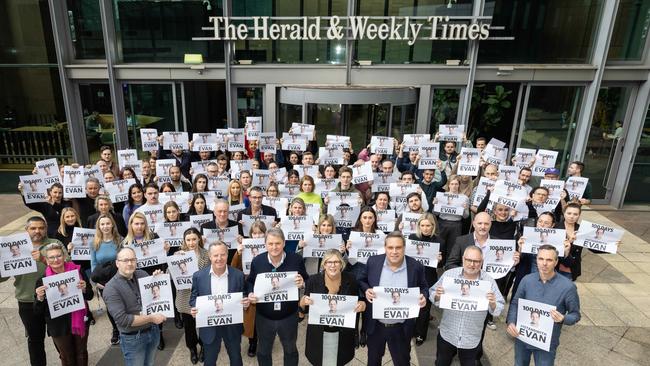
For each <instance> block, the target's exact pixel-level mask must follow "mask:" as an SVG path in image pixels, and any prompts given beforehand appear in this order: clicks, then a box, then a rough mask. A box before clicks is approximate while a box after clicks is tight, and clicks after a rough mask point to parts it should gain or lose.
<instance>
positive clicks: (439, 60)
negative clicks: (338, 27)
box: [354, 0, 472, 64]
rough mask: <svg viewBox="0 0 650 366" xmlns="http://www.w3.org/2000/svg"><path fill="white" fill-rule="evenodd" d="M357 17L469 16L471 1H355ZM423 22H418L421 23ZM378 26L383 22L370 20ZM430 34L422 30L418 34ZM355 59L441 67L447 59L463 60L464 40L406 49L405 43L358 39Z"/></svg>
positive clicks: (422, 42)
mask: <svg viewBox="0 0 650 366" xmlns="http://www.w3.org/2000/svg"><path fill="white" fill-rule="evenodd" d="M356 14H357V15H360V16H434V15H436V16H445V15H449V16H468V15H472V0H458V1H456V0H454V1H453V2H451V1H449V0H358V1H357V9H356ZM423 21H424V20H423V19H420V20H418V22H423ZM372 22H373V23H374V24H381V23H383V22H384V21H383V20H373V21H372ZM422 32H430V30H429V29H427V30H425V29H424V28H423V29H422V30H421V31H420V33H421V34H422ZM355 52H356V54H355V56H354V58H355V59H356V60H370V61H372V62H373V63H384V64H411V63H424V64H430V63H436V64H444V63H446V61H447V60H460V61H461V63H463V61H464V60H465V59H466V54H467V42H465V41H435V42H432V41H429V40H426V39H422V40H419V41H416V42H415V44H414V45H412V46H409V45H408V43H407V42H404V41H382V40H377V39H375V40H367V39H366V40H358V41H356V42H355Z"/></svg>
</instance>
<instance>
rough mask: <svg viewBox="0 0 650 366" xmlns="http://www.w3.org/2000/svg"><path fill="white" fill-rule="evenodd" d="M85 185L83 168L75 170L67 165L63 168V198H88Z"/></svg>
mask: <svg viewBox="0 0 650 366" xmlns="http://www.w3.org/2000/svg"><path fill="white" fill-rule="evenodd" d="M85 184H86V182H85V179H84V167H83V166H80V167H77V168H73V167H72V166H69V165H66V166H64V167H63V198H84V197H86V191H85Z"/></svg>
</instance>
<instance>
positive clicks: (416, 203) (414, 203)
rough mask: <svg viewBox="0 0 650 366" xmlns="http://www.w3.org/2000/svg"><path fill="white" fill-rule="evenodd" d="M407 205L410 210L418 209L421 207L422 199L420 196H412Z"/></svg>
mask: <svg viewBox="0 0 650 366" xmlns="http://www.w3.org/2000/svg"><path fill="white" fill-rule="evenodd" d="M408 205H409V209H410V210H411V211H418V210H420V208H422V200H420V197H418V196H413V197H411V198H409V202H408Z"/></svg>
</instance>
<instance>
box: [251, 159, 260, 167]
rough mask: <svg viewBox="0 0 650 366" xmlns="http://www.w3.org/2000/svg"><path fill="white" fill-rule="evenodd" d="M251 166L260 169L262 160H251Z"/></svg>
mask: <svg viewBox="0 0 650 366" xmlns="http://www.w3.org/2000/svg"><path fill="white" fill-rule="evenodd" d="M251 167H252V168H253V169H259V168H260V162H259V161H257V160H253V161H251Z"/></svg>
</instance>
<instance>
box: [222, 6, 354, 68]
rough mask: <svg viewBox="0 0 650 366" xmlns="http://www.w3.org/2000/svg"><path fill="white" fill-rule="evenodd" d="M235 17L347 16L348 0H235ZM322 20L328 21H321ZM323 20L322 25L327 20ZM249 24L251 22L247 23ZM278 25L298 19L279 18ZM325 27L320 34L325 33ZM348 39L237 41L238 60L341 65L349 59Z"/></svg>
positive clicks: (236, 56)
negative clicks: (304, 1) (346, 45)
mask: <svg viewBox="0 0 650 366" xmlns="http://www.w3.org/2000/svg"><path fill="white" fill-rule="evenodd" d="M232 7H233V10H232V13H233V16H277V17H282V16H285V17H289V16H291V17H300V16H331V15H338V16H345V15H346V14H347V7H348V3H347V1H346V0H315V1H310V2H309V4H305V3H303V2H301V1H298V2H297V1H293V0H276V1H273V2H272V1H266V0H239V1H233V4H232ZM322 22H326V21H325V20H322ZM322 22H321V28H322V27H326V26H327V23H322ZM246 23H247V24H248V25H249V26H252V25H253V22H252V21H247V22H246ZM275 23H277V24H295V23H296V20H277V21H275ZM324 32H325V31H324V30H321V35H322V36H324V34H325V33H324ZM345 55H346V53H345V41H344V40H341V41H329V40H321V41H291V40H285V41H280V40H278V41H270V40H269V41H260V40H245V41H237V42H235V47H234V57H235V60H237V61H239V60H252V61H254V62H258V63H309V64H321V63H327V64H342V63H345V60H346V56H345Z"/></svg>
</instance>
